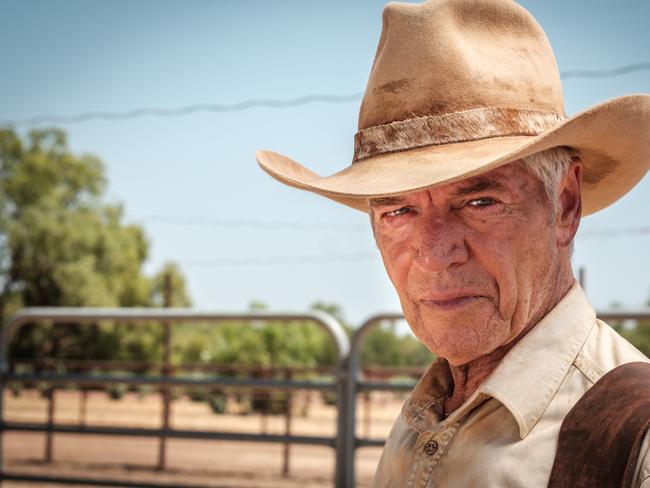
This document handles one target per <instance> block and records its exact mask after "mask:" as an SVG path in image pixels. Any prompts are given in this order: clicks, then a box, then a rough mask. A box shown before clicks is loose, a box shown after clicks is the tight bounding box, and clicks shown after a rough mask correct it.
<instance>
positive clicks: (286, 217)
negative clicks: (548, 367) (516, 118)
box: [0, 0, 650, 486]
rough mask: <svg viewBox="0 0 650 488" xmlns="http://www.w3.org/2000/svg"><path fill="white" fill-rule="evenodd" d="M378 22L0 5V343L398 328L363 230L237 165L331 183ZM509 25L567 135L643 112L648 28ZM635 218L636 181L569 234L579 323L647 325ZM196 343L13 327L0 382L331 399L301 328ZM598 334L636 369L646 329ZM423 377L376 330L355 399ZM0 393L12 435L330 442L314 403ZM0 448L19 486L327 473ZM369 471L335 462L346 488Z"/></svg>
mask: <svg viewBox="0 0 650 488" xmlns="http://www.w3.org/2000/svg"><path fill="white" fill-rule="evenodd" d="M383 3H384V2H382V1H374V0H373V1H371V0H363V1H355V2H350V1H329V2H305V1H300V2H298V1H289V0H273V1H247V0H241V1H238V2H215V1H185V2H172V1H153V0H149V1H146V0H141V1H137V2H134V1H126V0H122V1H119V0H114V1H106V2H99V1H97V2H85V1H82V0H76V1H73V0H59V1H57V2H50V1H45V0H40V1H37V0H21V1H18V0H14V1H10V0H0V7H1V11H2V15H0V45H2V46H3V49H2V50H0V66H2V76H0V318H1V319H2V320H3V321H6V320H7V319H8V317H9V316H10V315H11V314H12V313H14V312H15V311H16V310H18V309H19V308H21V307H25V306H72V307H80V306H84V307H87V306H92V307H98V306H103V307H106V306H108V307H134V306H138V307H188V306H192V307H195V308H200V309H208V310H216V311H224V312H243V311H295V312H304V311H310V310H323V311H326V312H328V313H330V314H332V315H333V316H334V317H335V318H337V319H338V320H339V321H340V323H341V324H343V325H344V327H345V328H346V330H347V331H348V332H351V331H352V330H354V329H355V328H356V327H358V326H359V325H360V324H361V323H362V322H363V321H364V320H365V319H366V318H368V317H371V316H373V315H376V314H378V313H382V312H399V310H400V308H399V302H398V300H397V298H396V296H395V293H394V292H393V290H392V288H391V286H390V283H389V281H388V279H387V277H386V275H385V272H384V270H383V266H382V264H381V260H380V257H379V254H378V252H377V250H376V249H375V246H374V243H373V240H372V235H371V232H370V229H369V225H368V221H367V216H365V215H364V214H361V213H359V212H356V211H354V210H351V209H348V208H346V207H343V206H340V205H337V204H335V203H333V202H331V201H329V200H326V199H323V198H319V197H316V196H315V195H312V194H309V193H305V192H300V191H297V190H294V189H291V188H288V187H285V186H283V185H281V184H279V183H277V182H275V181H274V180H272V179H271V178H270V177H268V176H267V175H266V174H265V173H264V172H262V171H261V170H260V169H259V167H258V166H257V164H256V162H255V158H254V155H255V151H256V150H258V149H262V148H264V149H272V150H275V151H278V152H281V153H283V154H286V155H288V156H289V157H291V158H293V159H295V160H297V161H301V162H303V163H305V164H306V165H307V166H309V167H311V168H312V169H314V170H315V171H316V172H318V173H321V174H331V173H334V172H336V171H338V170H340V169H342V168H343V167H345V166H347V165H348V164H349V162H350V161H351V157H352V146H353V135H354V133H355V131H356V122H357V120H356V119H357V112H358V108H359V102H360V98H361V94H362V92H363V89H364V86H365V82H366V80H367V77H368V74H369V70H370V66H371V63H372V60H373V57H374V51H375V48H376V43H377V40H378V38H379V33H380V31H381V10H382V7H383ZM521 3H522V4H523V5H524V6H525V7H526V8H527V9H529V10H530V11H531V13H532V14H533V15H534V16H535V17H536V18H537V20H538V21H539V22H540V23H541V25H542V27H543V28H544V29H545V31H546V33H547V35H548V37H549V38H550V41H551V44H552V45H553V47H554V50H555V54H556V57H557V61H558V64H559V68H560V71H561V73H562V75H563V78H564V82H563V83H564V84H563V86H564V95H565V104H566V111H567V113H568V114H569V115H571V114H574V113H576V112H579V111H580V110H583V109H585V108H588V107H590V106H592V105H594V104H596V103H598V102H601V101H605V100H607V99H609V98H612V97H615V96H620V95H625V94H630V93H643V92H648V89H649V87H650V56H648V53H647V46H648V45H650V32H649V31H648V28H647V19H648V18H650V4H649V3H648V2H644V1H642V0H625V1H620V2H615V3H614V2H606V1H593V0H589V1H588V0H581V1H577V0H576V1H572V2H562V1H559V0H557V1H541V0H540V1H533V0H528V1H522V2H521ZM648 194H650V179H648V178H646V179H645V180H644V181H642V182H641V183H640V184H639V185H638V186H637V187H636V188H635V189H634V190H633V191H632V192H631V193H630V194H628V195H626V196H625V197H624V198H623V199H621V200H620V201H619V202H618V203H617V204H616V205H614V206H612V207H610V208H608V209H606V210H604V211H602V212H599V213H598V214H596V215H594V216H590V217H588V218H586V219H584V220H583V222H582V225H581V228H580V231H579V233H578V236H577V239H576V246H575V254H574V260H573V262H574V267H575V270H576V274H581V275H582V277H583V283H584V286H585V288H586V290H587V294H588V295H589V297H590V298H591V300H592V303H593V304H594V306H595V307H596V308H597V309H598V310H608V309H617V308H618V309H621V308H635V309H641V308H643V307H645V306H647V305H648V303H649V302H650V281H649V279H648V273H649V271H650V258H649V251H648V250H649V247H650V218H649V217H648V208H649V207H648V203H647V195H648ZM221 325H222V326H221V327H212V326H211V325H208V324H207V323H201V322H200V323H198V324H196V323H193V324H190V323H182V321H181V323H175V324H174V326H173V329H172V330H171V331H170V329H169V328H166V327H162V326H161V324H159V323H154V322H152V323H150V324H145V325H144V326H143V325H140V326H137V327H136V326H134V325H133V324H126V325H124V324H122V325H118V324H115V323H111V322H110V321H108V322H102V323H99V322H98V323H96V324H91V325H90V326H89V325H84V326H80V325H78V324H74V323H70V324H63V326H57V327H54V328H53V327H52V326H51V325H48V324H47V323H41V322H39V323H33V324H29V325H28V326H26V327H23V328H22V329H20V330H19V332H18V333H17V334H16V336H15V337H14V338H13V340H12V342H11V345H10V356H9V357H10V363H9V364H10V367H11V368H12V371H13V372H23V373H34V372H44V371H45V372H58V373H66V372H68V373H83V374H94V373H111V374H123V375H125V376H129V375H133V374H136V373H137V374H161V373H162V374H165V375H175V374H184V375H193V377H197V378H209V377H210V375H215V374H220V375H225V376H228V377H257V378H260V377H268V378H285V379H286V378H288V377H292V378H294V379H295V378H302V379H310V380H313V381H321V380H323V381H326V380H327V378H326V377H327V376H328V375H329V374H330V373H331V368H332V365H333V364H334V362H335V352H334V348H333V346H332V344H331V343H330V341H329V338H328V337H327V335H326V334H325V333H323V332H322V331H321V330H319V329H318V328H317V327H315V326H313V324H312V325H309V324H306V323H305V324H303V326H301V327H285V326H283V325H282V324H280V323H277V321H276V323H270V324H260V323H257V324H254V326H253V327H248V326H246V325H244V324H243V323H240V322H237V321H230V322H228V323H225V324H221ZM617 327H618V328H619V330H620V331H621V332H622V333H623V334H624V335H626V336H627V337H629V338H630V339H631V340H632V341H633V342H634V343H635V344H636V345H637V346H638V347H639V348H641V349H642V350H643V351H644V352H645V353H646V354H648V353H650V329H649V328H647V327H646V328H644V327H643V326H642V324H641V325H639V323H632V322H628V323H621V324H618V325H617ZM170 334H171V338H170ZM165 344H167V347H166V346H165ZM430 360H431V355H430V354H429V353H428V352H427V351H426V350H424V349H423V348H422V347H421V346H420V345H419V344H418V343H417V341H415V339H414V338H413V337H412V336H411V335H410V334H409V332H408V328H407V327H406V326H405V325H404V324H402V323H400V321H399V320H390V321H383V322H382V326H381V327H379V328H377V329H375V331H373V332H372V333H371V334H370V336H369V338H368V340H367V341H366V344H365V346H364V349H363V354H362V364H363V366H364V367H365V368H366V369H367V370H366V376H367V377H373V375H375V377H377V378H380V379H386V378H392V380H391V381H402V380H404V381H412V380H413V378H416V377H417V375H418V372H419V371H421V368H422V367H424V366H425V365H426V364H427V363H428V362H430ZM372 368H384V369H383V370H377V369H376V370H373V369H372ZM6 386H7V388H8V392H7V393H6V394H5V404H4V410H5V417H6V418H7V419H9V420H11V421H15V422H23V423H30V422H31V423H36V422H58V423H64V424H65V423H69V424H74V425H83V424H86V423H87V424H92V425H119V426H122V427H124V426H127V427H128V426H131V427H133V426H135V427H152V428H153V427H156V428H157V427H159V426H161V425H165V422H167V425H170V426H172V427H175V428H183V429H190V428H193V429H197V430H206V429H217V430H222V431H223V430H226V431H233V432H235V431H246V432H266V433H270V434H272V433H274V432H275V433H284V432H286V429H287V422H289V424H290V429H291V431H292V432H293V433H297V434H305V435H307V434H318V435H333V434H334V432H335V423H336V410H335V406H334V404H333V400H332V398H331V397H329V396H328V395H327V394H325V393H323V392H321V393H322V394H319V392H308V391H297V392H295V393H292V394H291V395H289V394H287V393H286V392H284V391H279V392H268V391H264V392H260V391H252V390H251V389H243V390H239V389H223V388H221V389H210V388H203V389H198V390H197V389H191V388H188V387H185V388H180V387H179V388H176V389H163V390H160V389H157V388H154V387H151V386H146V385H144V386H142V385H140V386H138V387H137V388H136V387H133V386H127V385H125V384H118V383H113V384H110V385H104V386H103V387H101V388H100V387H99V386H97V385H95V386H93V387H92V388H91V387H88V388H86V389H84V388H80V387H75V386H74V385H67V386H65V387H64V388H63V387H62V389H60V390H59V389H57V390H56V392H55V390H54V389H53V388H52V385H51V384H49V383H44V382H31V383H30V382H15V381H14V382H9V383H8V384H7V385H6ZM403 394H404V393H402V392H373V393H372V396H371V394H370V393H367V394H363V398H362V399H361V400H360V401H359V409H360V410H359V412H360V413H359V415H358V421H359V425H358V426H357V430H358V431H359V432H360V434H363V435H364V436H366V437H373V438H381V437H383V436H385V435H386V433H387V432H388V429H389V428H390V425H391V423H392V420H393V418H394V417H395V415H397V413H398V412H399V407H400V405H401V402H402V401H403ZM165 411H167V414H165ZM292 416H293V417H292ZM290 417H291V418H292V419H293V420H291V419H290V420H287V419H289V418H290ZM165 419H166V420H165ZM4 438H5V441H4V443H3V454H4V463H5V466H9V467H11V468H16V470H17V471H18V470H21V472H30V473H40V474H48V473H59V474H70V473H79V472H82V473H88V472H93V473H94V474H95V475H97V476H98V477H116V476H117V477H122V478H121V479H138V480H148V479H152V480H158V481H166V482H169V483H172V484H174V483H181V482H192V483H204V484H205V486H210V483H215V482H216V483H218V485H214V486H294V485H295V486H331V485H332V473H333V470H334V456H333V454H332V450H331V449H329V448H326V447H311V446H293V447H292V449H291V451H290V453H289V452H288V451H287V448H286V446H283V445H282V444H278V445H276V444H272V443H269V444H261V445H260V444H254V443H243V442H233V443H228V442H225V441H214V440H211V441H191V440H174V441H169V448H168V450H167V452H166V454H165V456H164V461H163V462H162V464H161V458H160V448H159V444H158V440H156V439H139V438H128V439H124V438H118V437H115V436H113V437H97V436H95V437H92V436H76V437H75V436H74V435H60V436H54V440H52V438H50V440H49V441H48V440H47V437H46V436H44V435H43V434H42V433H26V432H10V433H5V434H4ZM48 446H49V447H48ZM125 446H127V447H125ZM48 449H49V451H48ZM48 452H49V454H48ZM379 452H380V451H379V449H378V448H364V449H362V450H360V452H359V454H358V462H357V473H358V476H357V479H358V482H359V484H360V486H361V485H364V484H365V485H367V484H369V480H370V478H371V476H372V473H373V472H374V467H375V464H376V462H377V459H378V455H379ZM289 459H290V460H291V461H290V462H289V461H288V460H289ZM188 480H189V481H188ZM206 483H207V484H206ZM21 486H24V484H22V485H21Z"/></svg>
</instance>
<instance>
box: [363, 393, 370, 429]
mask: <svg viewBox="0 0 650 488" xmlns="http://www.w3.org/2000/svg"><path fill="white" fill-rule="evenodd" d="M370 407H371V402H370V392H369V391H366V392H364V393H363V436H364V437H370Z"/></svg>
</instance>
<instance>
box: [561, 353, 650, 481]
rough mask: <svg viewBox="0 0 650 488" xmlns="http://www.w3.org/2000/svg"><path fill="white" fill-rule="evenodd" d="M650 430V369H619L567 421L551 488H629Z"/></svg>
mask: <svg viewBox="0 0 650 488" xmlns="http://www.w3.org/2000/svg"><path fill="white" fill-rule="evenodd" d="M649 426H650V364H648V363H628V364H624V365H622V366H619V367H618V368H614V369H613V370H612V371H610V372H609V373H607V374H606V375H604V376H603V377H602V378H601V379H600V380H599V381H598V382H596V384H595V385H594V386H592V387H591V388H590V389H589V390H587V393H585V394H584V395H583V396H582V398H580V400H578V403H576V405H575V406H574V407H573V408H572V409H571V411H570V412H569V413H568V415H567V416H566V417H565V418H564V421H563V422H562V426H561V428H560V437H559V440H558V448H557V454H556V456H555V463H554V464H553V470H552V471H551V479H550V481H549V484H548V486H549V487H553V488H559V487H571V488H587V487H589V488H591V487H601V486H606V487H619V486H620V487H624V488H629V487H630V486H631V485H632V478H633V477H634V471H635V468H636V464H637V460H638V457H639V450H640V448H641V442H642V441H643V437H644V435H645V433H646V431H647V430H648V427H649Z"/></svg>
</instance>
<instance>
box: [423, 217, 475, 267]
mask: <svg viewBox="0 0 650 488" xmlns="http://www.w3.org/2000/svg"><path fill="white" fill-rule="evenodd" d="M415 232H417V236H416V243H417V244H416V245H417V249H416V251H417V254H416V261H417V263H418V265H419V266H420V267H422V268H423V269H425V270H427V271H442V270H445V269H447V268H449V267H451V266H454V265H459V264H463V263H466V262H467V260H468V259H469V250H468V249H467V244H466V241H465V239H466V237H467V229H466V228H465V226H464V225H463V223H462V222H460V220H459V219H458V218H457V217H456V216H455V215H453V214H448V215H445V216H441V215H436V216H435V217H431V218H428V219H426V220H425V221H423V223H422V225H421V226H420V228H418V229H416V231H415Z"/></svg>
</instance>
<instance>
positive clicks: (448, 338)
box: [413, 299, 505, 366]
mask: <svg viewBox="0 0 650 488" xmlns="http://www.w3.org/2000/svg"><path fill="white" fill-rule="evenodd" d="M436 305H437V304H436ZM446 305H447V304H445V306H443V307H439V306H426V305H424V306H420V307H419V309H418V312H419V313H418V320H417V324H413V325H415V326H416V327H414V328H413V332H414V333H415V335H416V336H417V337H418V339H420V341H421V342H423V343H424V344H425V345H426V346H427V347H428V348H429V349H430V350H431V351H432V352H433V353H434V354H436V355H437V356H439V357H443V358H445V359H446V360H447V361H448V362H449V364H451V365H452V366H460V365H462V364H466V363H469V362H471V361H473V360H474V359H477V358H479V357H481V356H483V355H486V354H489V353H490V352H492V351H493V350H494V349H495V348H496V347H498V343H497V344H495V340H497V338H498V337H499V336H500V333H501V332H505V331H501V330H499V329H500V327H499V322H497V323H496V324H495V323H494V322H493V321H492V320H491V319H492V318H493V316H494V306H493V304H492V302H491V301H490V300H487V299H473V300H467V301H462V302H461V303H458V304H452V306H446ZM488 328H489V329H491V330H487V329H488ZM416 329H419V330H416ZM497 342H498V341H497Z"/></svg>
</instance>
